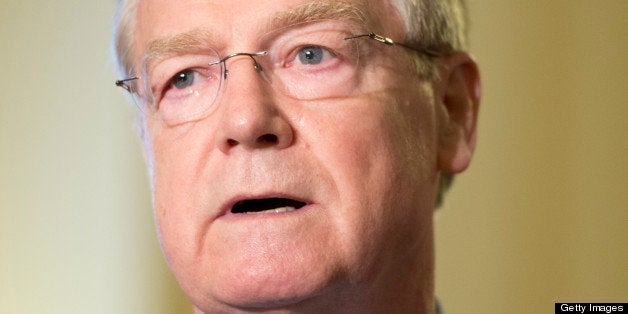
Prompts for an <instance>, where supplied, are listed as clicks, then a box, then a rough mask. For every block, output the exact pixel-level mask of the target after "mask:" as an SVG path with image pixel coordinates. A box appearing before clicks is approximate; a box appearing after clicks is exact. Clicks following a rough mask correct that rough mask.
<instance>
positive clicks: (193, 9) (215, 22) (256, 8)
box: [135, 0, 402, 57]
mask: <svg viewBox="0 0 628 314" xmlns="http://www.w3.org/2000/svg"><path fill="white" fill-rule="evenodd" d="M397 16H398V14H397V12H396V11H395V10H394V8H393V7H392V6H391V5H390V3H389V2H388V1H387V0H381V1H368V3H367V1H365V0H343V1H333V0H326V1H315V0H283V1H282V0H279V1H250V0H245V1H242V0H235V1H222V0H182V1H171V0H139V4H138V11H137V16H136V19H137V20H136V21H137V23H136V29H135V47H136V49H137V50H136V51H135V52H136V57H137V56H141V55H142V54H143V52H144V49H145V47H146V46H147V45H148V43H150V42H151V41H153V40H155V39H158V38H167V37H173V36H176V35H178V34H182V33H185V32H190V31H193V30H202V31H204V32H205V33H208V34H211V35H212V36H213V37H216V38H219V39H220V40H222V41H224V42H229V41H233V40H238V41H247V40H249V38H247V37H252V38H253V37H255V36H259V35H260V34H261V33H264V32H266V31H268V30H269V29H272V28H273V27H275V28H276V27H281V26H282V25H284V24H288V25H289V24H294V23H298V22H304V21H308V20H313V19H323V18H334V19H335V18H349V19H355V20H361V22H363V23H364V24H365V25H367V26H368V27H376V28H380V29H381V28H383V29H386V32H387V33H388V34H390V32H391V31H393V30H399V29H400V28H401V27H399V26H400V25H402V24H401V22H400V20H399V19H398V18H397Z"/></svg>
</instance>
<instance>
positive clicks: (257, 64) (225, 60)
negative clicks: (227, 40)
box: [209, 51, 268, 79]
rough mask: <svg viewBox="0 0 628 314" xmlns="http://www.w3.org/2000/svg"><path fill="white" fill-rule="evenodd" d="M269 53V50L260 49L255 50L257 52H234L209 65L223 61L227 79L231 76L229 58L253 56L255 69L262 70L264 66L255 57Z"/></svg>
mask: <svg viewBox="0 0 628 314" xmlns="http://www.w3.org/2000/svg"><path fill="white" fill-rule="evenodd" d="M266 54H268V51H260V52H255V53H249V52H236V53H232V54H230V55H228V56H226V57H224V58H222V59H220V60H218V61H215V62H212V63H210V64H209V65H210V66H213V65H218V64H219V63H223V64H224V67H225V70H224V79H227V77H228V76H229V69H228V67H227V60H229V59H232V58H236V57H249V58H251V61H253V68H255V70H256V71H257V72H261V71H262V70H263V69H262V66H261V65H260V63H259V62H257V60H256V59H255V57H260V56H264V55H266Z"/></svg>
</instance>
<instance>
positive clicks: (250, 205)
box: [231, 198, 307, 214]
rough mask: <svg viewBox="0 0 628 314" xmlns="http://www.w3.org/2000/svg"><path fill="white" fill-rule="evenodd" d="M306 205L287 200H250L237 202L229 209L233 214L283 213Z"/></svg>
mask: <svg viewBox="0 0 628 314" xmlns="http://www.w3.org/2000/svg"><path fill="white" fill-rule="evenodd" d="M305 205H307V204H306V203H304V202H301V201H297V200H293V199H289V198H263V199H250V200H242V201H239V202H237V203H236V204H235V205H233V207H232V208H231V212H232V213H234V214H266V213H284V212H291V211H294V210H297V209H299V208H301V207H303V206H305Z"/></svg>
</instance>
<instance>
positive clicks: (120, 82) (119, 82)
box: [116, 76, 139, 92]
mask: <svg viewBox="0 0 628 314" xmlns="http://www.w3.org/2000/svg"><path fill="white" fill-rule="evenodd" d="M138 79H139V76H134V77H129V78H126V79H123V80H117V81H116V86H118V87H122V88H124V89H126V91H127V92H132V91H131V86H129V85H127V84H126V82H129V81H135V80H138Z"/></svg>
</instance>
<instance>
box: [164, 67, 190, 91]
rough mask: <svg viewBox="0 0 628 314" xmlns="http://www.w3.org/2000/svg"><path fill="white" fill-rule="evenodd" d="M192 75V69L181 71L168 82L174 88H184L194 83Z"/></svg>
mask: <svg viewBox="0 0 628 314" xmlns="http://www.w3.org/2000/svg"><path fill="white" fill-rule="evenodd" d="M194 76H195V73H194V71H192V70H185V71H181V72H179V73H177V75H175V76H174V77H173V78H172V79H171V80H170V83H171V84H172V86H173V87H174V88H177V89H184V88H186V87H190V86H192V85H193V84H194Z"/></svg>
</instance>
